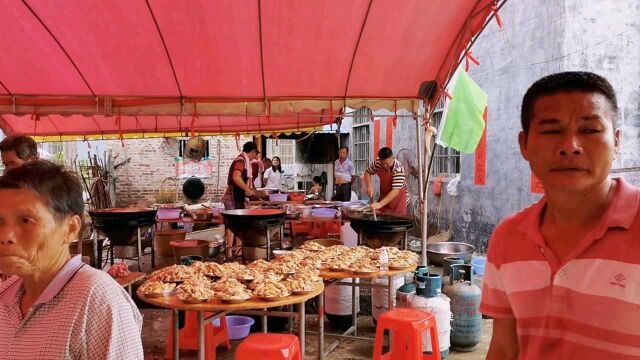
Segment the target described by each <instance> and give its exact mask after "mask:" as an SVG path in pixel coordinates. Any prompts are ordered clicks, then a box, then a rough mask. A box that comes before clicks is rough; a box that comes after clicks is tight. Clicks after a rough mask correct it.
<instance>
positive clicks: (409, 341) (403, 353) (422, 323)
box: [373, 308, 440, 360]
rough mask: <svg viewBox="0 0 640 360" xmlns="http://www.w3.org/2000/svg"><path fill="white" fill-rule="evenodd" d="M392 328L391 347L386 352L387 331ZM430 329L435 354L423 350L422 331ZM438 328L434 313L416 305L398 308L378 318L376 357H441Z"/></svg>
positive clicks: (401, 359) (386, 359) (398, 359)
mask: <svg viewBox="0 0 640 360" xmlns="http://www.w3.org/2000/svg"><path fill="white" fill-rule="evenodd" d="M385 330H389V338H390V339H389V344H390V349H389V352H388V353H386V354H382V342H383V340H384V331H385ZM425 331H429V332H430V336H431V348H432V349H433V352H432V354H423V352H422V351H423V349H422V333H423V332H425ZM439 349H440V345H439V344H438V328H437V326H436V319H435V317H434V316H433V314H431V313H429V312H425V311H422V310H416V309H406V308H398V309H394V310H391V311H387V312H386V313H383V314H382V315H380V317H379V318H378V328H377V329H376V344H375V348H374V350H373V359H374V360H426V359H430V360H440V350H439Z"/></svg>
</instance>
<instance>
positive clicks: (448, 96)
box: [440, 88, 453, 100]
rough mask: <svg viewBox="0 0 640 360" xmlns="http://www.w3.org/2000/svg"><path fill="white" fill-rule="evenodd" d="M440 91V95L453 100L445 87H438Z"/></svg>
mask: <svg viewBox="0 0 640 360" xmlns="http://www.w3.org/2000/svg"><path fill="white" fill-rule="evenodd" d="M440 91H442V95H444V96H445V97H447V98H449V100H453V96H451V94H449V92H448V91H447V89H445V88H442V89H440Z"/></svg>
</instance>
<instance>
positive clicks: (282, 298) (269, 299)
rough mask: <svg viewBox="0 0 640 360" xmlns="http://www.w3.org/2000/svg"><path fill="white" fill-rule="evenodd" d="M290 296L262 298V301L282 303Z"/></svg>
mask: <svg viewBox="0 0 640 360" xmlns="http://www.w3.org/2000/svg"><path fill="white" fill-rule="evenodd" d="M288 297H289V295H287V296H260V299H262V300H264V301H280V300H284V299H286V298H288Z"/></svg>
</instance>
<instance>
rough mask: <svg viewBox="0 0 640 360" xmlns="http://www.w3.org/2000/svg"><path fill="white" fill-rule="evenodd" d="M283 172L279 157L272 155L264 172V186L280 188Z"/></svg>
mask: <svg viewBox="0 0 640 360" xmlns="http://www.w3.org/2000/svg"><path fill="white" fill-rule="evenodd" d="M283 172H284V171H282V165H280V158H279V157H277V156H274V157H273V159H272V160H271V167H270V168H268V169H267V170H266V171H265V172H264V179H265V180H266V182H265V185H264V187H266V188H277V189H280V183H281V182H282V173H283Z"/></svg>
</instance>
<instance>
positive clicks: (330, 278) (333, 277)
mask: <svg viewBox="0 0 640 360" xmlns="http://www.w3.org/2000/svg"><path fill="white" fill-rule="evenodd" d="M416 267H417V265H412V266H409V267H406V268H402V269H395V270H389V271H378V272H375V273H370V274H363V273H359V274H355V273H352V272H348V271H329V270H321V271H320V277H321V278H323V279H324V282H325V286H329V285H331V284H335V285H340V286H351V321H352V325H351V327H350V328H349V329H347V330H346V331H345V332H343V333H342V334H340V335H337V337H338V338H354V339H358V340H363V339H366V340H371V339H367V338H363V337H358V336H357V335H358V312H357V311H356V308H357V307H356V301H357V300H356V287H371V288H382V287H384V285H376V284H373V283H372V284H363V283H360V282H356V280H355V279H371V280H373V279H378V278H382V277H385V276H386V277H387V281H388V283H387V292H388V298H387V301H388V303H387V306H388V308H387V309H388V311H390V310H393V291H392V290H393V279H392V278H393V277H394V276H396V275H402V274H406V273H408V272H413V271H414V270H415V269H416ZM344 279H351V282H343V281H342V280H344ZM319 299H320V301H319V306H318V307H319V309H320V310H318V314H319V315H318V318H319V319H318V334H319V336H320V338H319V340H318V358H319V359H324V358H325V356H327V355H329V353H331V351H333V350H334V349H335V348H336V347H337V346H338V345H339V344H340V340H336V341H334V342H333V343H331V345H329V346H328V347H327V349H326V350H325V349H324V294H322V296H320V297H319ZM351 333H353V336H351V335H350V334H351Z"/></svg>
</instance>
